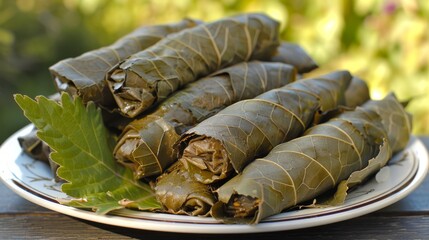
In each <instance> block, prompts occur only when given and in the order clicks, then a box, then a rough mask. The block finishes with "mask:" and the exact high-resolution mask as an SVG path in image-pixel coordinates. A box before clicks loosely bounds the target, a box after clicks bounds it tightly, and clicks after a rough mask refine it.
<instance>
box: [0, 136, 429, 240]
mask: <svg viewBox="0 0 429 240" xmlns="http://www.w3.org/2000/svg"><path fill="white" fill-rule="evenodd" d="M420 139H422V141H423V142H424V144H425V146H426V147H427V148H429V137H421V138H420ZM280 238H281V239H401V240H402V239H429V176H428V177H426V179H425V181H424V182H423V184H422V185H421V186H420V187H419V188H417V189H416V190H415V191H414V192H413V193H411V194H410V195H409V196H407V197H406V198H404V199H402V200H401V201H399V202H397V203H395V204H393V205H391V206H389V207H387V208H385V209H382V210H380V211H377V212H374V213H371V214H368V215H365V216H362V217H358V218H355V219H351V220H347V221H343V222H339V223H333V224H329V225H325V226H319V227H313V228H307V229H300V230H293V231H283V232H272V233H258V234H238V235H236V234H233V235H202V234H179V233H165V232H155V231H143V230H135V229H128V228H121V227H114V226H110V225H104V224H99V223H93V222H88V221H84V220H80V219H76V218H73V217H69V216H66V215H63V214H60V213H57V212H54V211H51V210H48V209H45V208H43V207H40V206H38V205H35V204H33V203H31V202H29V201H27V200H25V199H23V198H21V197H19V196H18V195H16V194H15V193H13V192H12V191H11V190H9V189H8V188H7V187H6V186H5V185H4V184H2V183H1V182H0V239H2V240H3V239H169V240H171V239H217V240H219V239H221V240H227V239H235V240H238V239H247V240H248V239H280Z"/></svg>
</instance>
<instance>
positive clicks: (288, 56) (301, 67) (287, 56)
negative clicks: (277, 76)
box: [270, 42, 318, 73]
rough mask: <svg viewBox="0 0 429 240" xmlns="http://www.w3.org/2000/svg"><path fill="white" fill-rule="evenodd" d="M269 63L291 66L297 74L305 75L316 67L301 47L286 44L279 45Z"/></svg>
mask: <svg viewBox="0 0 429 240" xmlns="http://www.w3.org/2000/svg"><path fill="white" fill-rule="evenodd" d="M270 61H272V62H282V63H287V64H290V65H293V66H295V68H296V69H297V71H298V73H307V72H310V71H311V70H313V69H316V68H317V67H318V66H317V64H316V62H315V61H314V60H313V59H312V58H311V57H310V55H308V53H307V52H306V51H305V50H304V49H303V48H302V47H301V46H299V45H297V44H293V43H288V42H282V43H281V44H280V46H279V47H278V48H277V50H276V52H275V53H274V55H273V56H272V57H271V59H270Z"/></svg>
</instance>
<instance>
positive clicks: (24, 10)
mask: <svg viewBox="0 0 429 240" xmlns="http://www.w3.org/2000/svg"><path fill="white" fill-rule="evenodd" d="M243 12H265V13H267V14H268V15H270V16H272V17H273V18H275V19H277V20H278V21H280V23H281V29H282V38H283V39H284V40H287V41H291V42H296V43H298V44H300V45H302V46H303V47H304V48H305V49H306V50H307V51H308V52H309V53H310V55H312V56H313V57H314V59H316V61H317V62H318V63H319V65H320V69H318V70H317V71H315V72H314V73H311V74H310V75H314V74H319V73H322V72H327V71H330V70H333V69H348V70H350V71H352V72H353V73H354V74H357V75H359V76H361V77H362V78H364V79H365V80H366V81H367V82H368V84H369V86H370V89H371V96H372V97H373V98H376V99H377V98H382V97H383V96H385V95H386V94H387V93H388V92H390V91H394V92H395V93H396V95H397V96H398V97H399V98H400V99H402V100H409V99H410V98H412V99H413V100H412V101H411V102H410V104H409V105H408V106H407V110H408V111H409V112H411V113H412V114H413V115H414V133H415V134H429V107H427V104H428V103H429V59H428V58H429V57H428V56H429V1H425V0H421V1H419V0H402V1H401V0H385V1H383V0H366V1H352V0H349V1H342V0H333V1H329V4H328V3H327V2H326V1H302V0H264V1H260V0H247V1H239V0H223V1H214V0H213V1H208V0H180V1H174V0H172V1H168V0H154V1H148V0H146V1H144V0H140V1H133V0H112V1H108V0H16V1H15V0H0V84H1V87H0V113H1V115H0V126H1V131H0V142H2V141H3V140H4V139H5V138H6V137H7V136H9V135H10V134H12V133H13V132H15V131H16V130H17V129H19V128H20V127H22V126H23V125H24V124H26V123H28V121H27V120H26V119H25V118H24V117H23V115H22V112H21V111H20V110H19V109H18V107H17V106H16V104H15V103H14V101H13V97H12V94H13V93H23V94H27V95H29V96H32V97H34V96H36V95H50V94H52V93H54V92H55V89H54V85H53V81H52V80H51V77H50V74H49V72H48V67H49V66H51V65H53V64H54V63H56V62H57V61H59V60H61V59H64V58H68V57H74V56H78V55H80V54H82V53H84V52H85V51H88V50H91V49H94V48H98V47H101V46H105V45H108V44H110V43H112V42H113V41H115V40H116V39H117V38H119V37H120V36H122V35H124V34H126V33H128V32H130V31H132V30H133V29H135V28H137V27H138V26H140V25H149V24H156V23H165V22H172V21H177V20H180V19H182V18H184V17H191V18H196V19H201V20H204V21H211V20H216V19H218V18H221V17H224V16H229V15H233V14H237V13H243Z"/></svg>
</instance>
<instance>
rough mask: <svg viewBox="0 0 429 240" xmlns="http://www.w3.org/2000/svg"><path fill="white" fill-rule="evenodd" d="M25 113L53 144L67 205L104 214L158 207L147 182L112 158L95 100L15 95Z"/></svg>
mask: <svg viewBox="0 0 429 240" xmlns="http://www.w3.org/2000/svg"><path fill="white" fill-rule="evenodd" d="M15 101H16V102H17V103H18V105H19V106H20V107H21V108H22V109H23V111H24V115H25V116H26V117H27V118H28V119H29V120H30V121H31V122H32V123H33V124H34V125H35V126H36V127H37V129H38V133H37V136H38V137H39V138H40V139H41V140H42V141H44V142H45V143H46V144H48V146H49V147H50V148H51V150H52V152H51V154H50V158H51V159H52V160H53V161H54V162H56V163H57V164H58V165H60V167H59V168H58V170H57V174H58V176H59V177H60V178H61V179H63V180H64V181H65V183H63V184H62V186H61V189H62V191H63V192H64V193H66V194H67V195H68V196H70V197H71V199H58V200H59V201H60V202H61V203H63V204H67V205H69V206H74V207H79V208H87V209H93V210H94V211H96V212H97V213H100V214H105V213H108V212H110V211H112V210H115V209H121V208H125V207H131V208H138V209H157V208H160V205H159V203H158V201H157V200H156V198H155V196H154V193H153V192H152V189H151V188H150V187H149V185H148V184H145V183H142V182H139V181H136V180H134V178H133V174H132V172H131V171H130V170H129V169H126V168H124V167H122V166H121V165H119V164H117V163H116V161H115V159H114V158H113V154H112V151H113V146H114V141H113V139H112V137H111V136H110V134H109V132H108V131H107V129H106V128H105V126H104V125H103V121H102V119H101V111H100V109H97V108H96V107H95V105H94V104H93V103H92V102H89V103H88V104H87V106H86V107H85V106H84V104H83V103H82V100H81V99H80V98H75V99H74V100H73V99H72V98H71V97H70V96H69V95H68V94H67V93H63V94H62V95H61V101H60V103H57V102H55V101H53V100H49V99H47V98H46V97H43V96H39V97H36V100H33V99H31V98H29V97H27V96H23V95H19V94H17V95H15Z"/></svg>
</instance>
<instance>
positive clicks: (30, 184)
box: [0, 125, 428, 233]
mask: <svg viewBox="0 0 429 240" xmlns="http://www.w3.org/2000/svg"><path fill="white" fill-rule="evenodd" d="M31 128H32V126H31V125H28V126H27V127H25V128H23V129H21V130H20V131H18V132H16V133H15V134H14V135H12V136H11V137H10V138H9V139H8V140H6V141H5V142H4V143H3V145H2V146H1V147H0V176H1V179H2V180H3V182H4V183H5V184H6V185H7V186H8V187H9V188H11V189H12V190H13V191H14V192H15V193H17V194H18V195H20V196H21V197H23V198H25V199H27V200H29V201H31V202H33V203H35V204H38V205H40V206H43V207H45V208H48V209H51V210H53V211H57V212H60V213H63V214H67V215H70V216H73V217H77V218H81V219H85V220H89V221H94V222H99V223H104V224H110V225H115V226H122V227H128V228H136V229H144V230H155V231H168V232H184V233H251V232H269V231H281V230H292V229H299V228H307V227H312V226H318V225H324V224H329V223H333V222H339V221H343V220H346V219H351V218H355V217H358V216H361V215H364V214H367V213H370V212H373V211H376V210H379V209H381V208H384V207H386V206H388V205H390V204H392V203H395V202H397V201H399V200H400V199H402V198H404V197H405V196H407V195H408V194H410V193H411V192H412V191H413V190H414V189H415V188H416V187H417V186H418V185H419V184H420V183H421V182H422V181H423V180H424V178H425V176H426V173H427V171H428V153H427V151H426V149H425V147H424V145H423V144H422V143H421V141H419V140H418V139H417V138H415V137H413V138H412V139H411V141H410V143H409V145H408V146H407V148H406V149H405V150H404V151H403V152H401V153H399V154H397V155H396V156H395V157H394V158H393V159H392V160H391V161H390V162H389V165H388V166H386V167H384V168H383V169H382V171H380V172H379V173H378V174H377V176H376V177H374V178H373V179H371V180H370V181H368V182H367V183H365V184H364V185H362V186H360V187H359V188H357V189H355V190H354V191H352V192H351V193H350V194H349V195H348V197H347V199H346V202H345V203H344V204H343V205H341V206H337V207H329V208H322V209H319V208H317V209H315V208H313V209H303V210H294V211H288V212H284V213H281V214H278V215H275V216H272V217H270V218H267V219H265V220H264V221H263V222H261V223H259V224H256V225H240V224H232V225H227V224H222V223H219V222H217V221H216V220H214V219H212V218H203V217H190V216H178V215H171V214H163V213H150V212H141V211H133V210H119V211H115V212H113V213H112V214H109V215H98V214H95V213H93V212H90V211H86V210H81V209H76V208H72V207H68V206H64V205H61V204H59V203H57V202H56V201H55V199H56V198H58V197H61V198H63V197H65V195H64V193H62V192H61V191H60V190H59V189H60V186H59V184H57V183H55V182H54V181H53V180H52V179H53V176H52V173H51V171H50V169H49V167H48V166H47V165H46V164H45V163H42V162H39V161H36V160H34V159H32V158H30V157H28V156H26V155H25V154H23V153H22V151H21V149H20V147H19V144H18V141H17V138H18V136H22V135H25V134H26V133H28V132H30V131H31Z"/></svg>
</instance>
